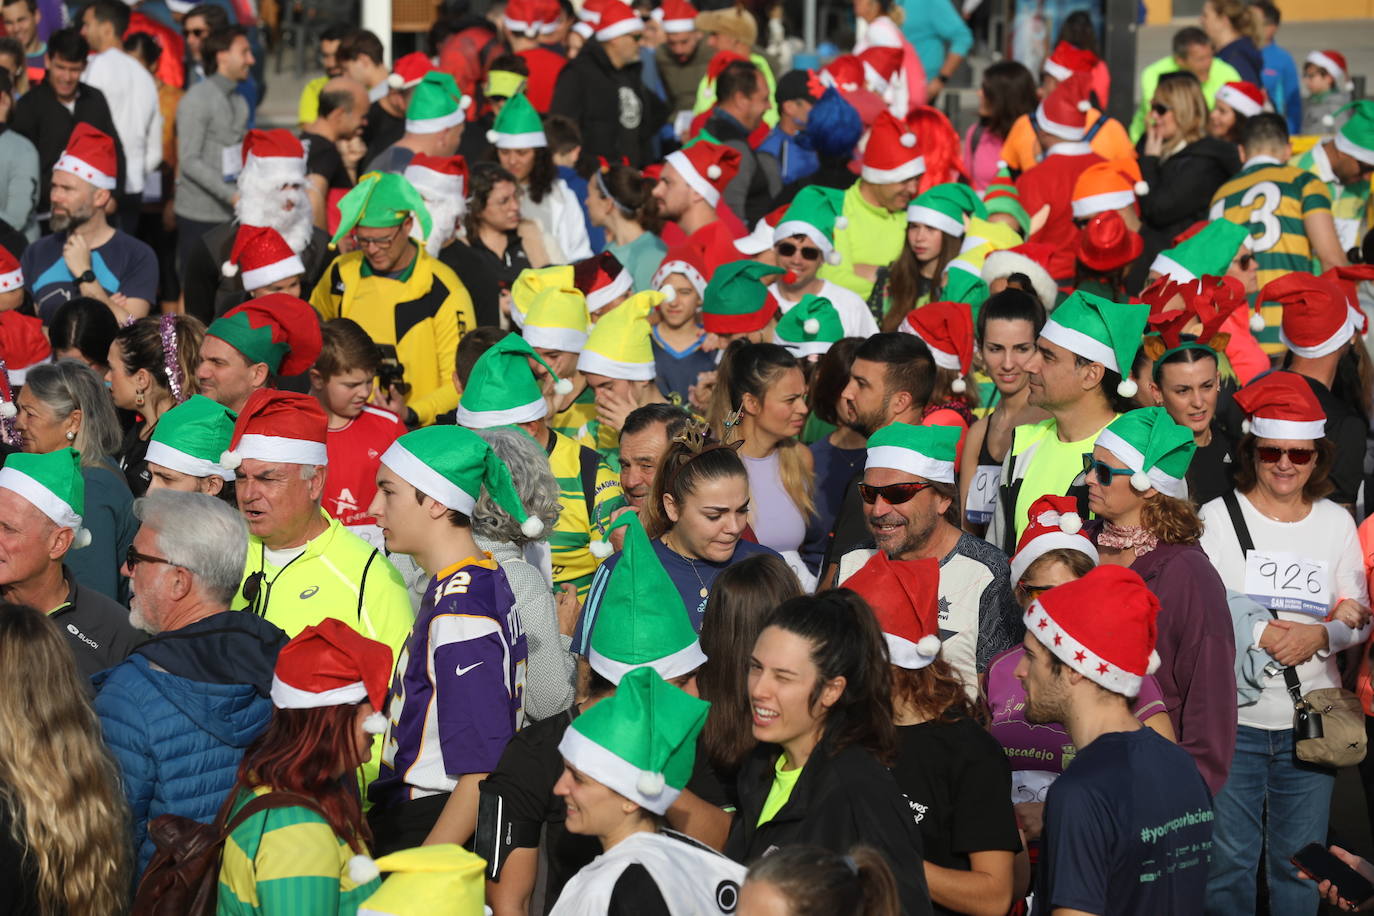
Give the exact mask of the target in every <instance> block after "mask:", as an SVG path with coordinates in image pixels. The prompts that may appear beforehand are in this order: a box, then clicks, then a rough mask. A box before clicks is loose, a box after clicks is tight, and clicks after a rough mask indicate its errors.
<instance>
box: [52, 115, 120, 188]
mask: <svg viewBox="0 0 1374 916" xmlns="http://www.w3.org/2000/svg"><path fill="white" fill-rule="evenodd" d="M52 169H53V171H54V172H67V173H68V174H71V175H75V176H76V177H77V178H80V179H81V180H82V181H84V182H87V183H88V184H93V185H95V186H96V187H97V188H102V189H104V190H106V191H113V190H114V189H115V176H116V175H117V174H118V170H119V167H118V166H117V165H116V164H115V142H114V139H113V138H111V137H110V135H109V134H107V133H105V132H104V131H101V130H98V129H96V128H94V127H92V126H91V125H89V124H87V123H86V122H85V121H81V122H78V123H77V125H76V127H75V128H73V129H72V135H71V136H70V137H69V138H67V148H66V149H65V150H63V151H62V156H61V158H59V159H58V160H57V165H54V166H53V167H52Z"/></svg>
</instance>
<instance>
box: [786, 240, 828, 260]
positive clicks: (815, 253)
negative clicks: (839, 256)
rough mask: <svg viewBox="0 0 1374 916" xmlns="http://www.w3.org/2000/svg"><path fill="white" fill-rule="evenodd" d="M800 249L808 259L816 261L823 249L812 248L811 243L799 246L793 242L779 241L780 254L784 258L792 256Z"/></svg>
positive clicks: (802, 254)
mask: <svg viewBox="0 0 1374 916" xmlns="http://www.w3.org/2000/svg"><path fill="white" fill-rule="evenodd" d="M798 250H800V251H801V256H802V257H803V258H805V259H806V260H808V261H815V260H817V259H819V258H820V256H821V250H820V249H819V248H812V247H811V246H810V245H802V246H800V247H799V246H797V245H794V244H793V243H791V242H778V254H780V255H782V256H783V257H784V258H790V257H792V255H794V254H796V253H797V251H798Z"/></svg>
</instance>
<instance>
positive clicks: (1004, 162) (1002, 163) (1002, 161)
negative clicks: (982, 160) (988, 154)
mask: <svg viewBox="0 0 1374 916" xmlns="http://www.w3.org/2000/svg"><path fill="white" fill-rule="evenodd" d="M1006 167H1007V160H1005V159H998V160H997V171H999V172H1000V171H1002V169H1004V168H1006Z"/></svg>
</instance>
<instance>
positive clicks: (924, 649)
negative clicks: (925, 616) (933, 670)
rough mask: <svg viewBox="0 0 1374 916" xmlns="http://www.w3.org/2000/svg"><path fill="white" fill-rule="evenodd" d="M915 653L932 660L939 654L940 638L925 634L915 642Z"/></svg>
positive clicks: (932, 634)
mask: <svg viewBox="0 0 1374 916" xmlns="http://www.w3.org/2000/svg"><path fill="white" fill-rule="evenodd" d="M916 651H917V652H919V653H921V654H922V655H924V656H925V657H926V658H934V657H935V656H937V655H939V654H940V637H938V636H936V635H935V634H934V633H927V634H926V635H925V636H922V637H921V638H920V639H918V640H917V641H916Z"/></svg>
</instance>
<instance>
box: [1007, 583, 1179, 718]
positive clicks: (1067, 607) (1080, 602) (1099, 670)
mask: <svg viewBox="0 0 1374 916" xmlns="http://www.w3.org/2000/svg"><path fill="white" fill-rule="evenodd" d="M1103 608H1111V613H1110V614H1104V613H1103V612H1102V609H1103ZM1158 616H1159V599H1158V598H1156V597H1155V595H1154V592H1152V591H1150V589H1149V588H1148V587H1146V585H1145V580H1144V579H1142V578H1140V574H1139V573H1136V572H1133V571H1132V570H1129V569H1127V568H1126V567H1124V566H1115V565H1112V564H1108V565H1105V566H1098V567H1095V568H1094V569H1091V570H1089V572H1088V574H1087V575H1086V576H1084V577H1083V578H1081V579H1075V580H1074V581H1072V582H1066V583H1064V584H1063V585H1060V586H1056V587H1055V588H1052V589H1050V590H1049V591H1047V592H1045V593H1044V594H1042V595H1041V596H1040V597H1039V598H1038V599H1037V600H1035V601H1032V602H1031V605H1030V607H1028V608H1027V609H1026V615H1025V623H1026V632H1027V633H1029V634H1031V635H1032V636H1034V637H1035V639H1036V641H1038V642H1039V643H1040V644H1041V645H1042V646H1044V647H1045V648H1046V649H1048V650H1049V651H1050V652H1052V653H1054V655H1055V657H1057V658H1058V659H1059V660H1060V661H1062V662H1063V663H1064V664H1066V665H1068V666H1069V667H1070V668H1072V669H1073V670H1074V671H1077V672H1078V673H1079V674H1081V675H1083V676H1084V677H1086V678H1087V679H1088V680H1090V681H1092V682H1093V683H1095V684H1097V685H1098V686H1099V687H1103V688H1106V689H1107V690H1110V691H1111V692H1112V693H1119V694H1121V695H1122V696H1125V697H1134V696H1136V695H1137V694H1138V693H1140V682H1141V681H1142V680H1144V679H1145V675H1147V674H1153V673H1154V672H1155V671H1157V670H1158V669H1159V654H1158V653H1157V652H1155V641H1156V639H1157V637H1158V630H1157V629H1156V619H1157V618H1158Z"/></svg>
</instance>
